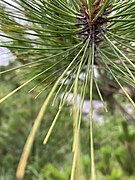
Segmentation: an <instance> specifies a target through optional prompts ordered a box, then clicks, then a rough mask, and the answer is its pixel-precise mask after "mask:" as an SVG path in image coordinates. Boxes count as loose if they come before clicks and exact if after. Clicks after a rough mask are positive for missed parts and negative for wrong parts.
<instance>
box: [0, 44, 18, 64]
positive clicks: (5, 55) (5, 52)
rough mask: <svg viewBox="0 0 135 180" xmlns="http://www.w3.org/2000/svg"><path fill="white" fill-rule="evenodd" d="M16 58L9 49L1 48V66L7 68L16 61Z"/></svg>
mask: <svg viewBox="0 0 135 180" xmlns="http://www.w3.org/2000/svg"><path fill="white" fill-rule="evenodd" d="M15 59H16V56H14V55H13V54H12V53H11V52H10V50H9V49H7V48H4V47H0V66H7V65H8V64H9V63H10V62H12V61H14V60H15Z"/></svg>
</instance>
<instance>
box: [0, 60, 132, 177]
mask: <svg viewBox="0 0 135 180" xmlns="http://www.w3.org/2000/svg"><path fill="white" fill-rule="evenodd" d="M14 63H15V62H14V61H13V62H11V63H10V64H9V65H8V66H9V68H10V67H12V66H14ZM4 69H7V67H6V66H2V65H1V67H0V70H1V71H2V70H4ZM16 73H17V71H15V72H12V73H7V74H4V75H1V76H0V96H1V97H3V96H4V95H5V94H7V93H8V92H9V91H11V90H13V89H15V88H16V87H18V86H19V85H20V82H19V80H18V79H17V76H16ZM29 89H30V88H29V86H27V87H25V88H24V89H23V90H20V91H19V92H18V93H17V94H16V95H14V96H12V97H11V98H9V99H8V100H7V101H6V102H5V103H3V104H2V105H1V106H0V180H14V179H15V171H16V168H17V164H18V161H19V158H20V155H21V152H22V149H23V146H24V143H25V141H26V138H27V136H28V134H29V131H30V129H31V126H32V124H33V122H34V119H35V117H36V115H37V113H38V111H39V109H40V107H41V105H42V103H43V101H44V98H45V94H46V93H43V94H42V95H41V96H40V97H39V98H37V99H36V100H35V94H34V93H28V91H29ZM116 99H118V101H119V103H120V104H122V106H123V107H125V109H126V110H130V111H131V112H132V106H130V104H129V103H128V100H127V101H126V99H125V98H124V97H123V96H116ZM113 104H114V103H113V102H111V103H110V109H109V112H108V113H105V112H104V109H103V110H102V109H100V110H99V112H98V118H99V119H100V117H102V121H98V119H97V120H94V146H95V161H96V162H95V163H96V172H97V179H99V180H102V179H103V180H116V179H118V180H119V179H120V180H121V179H123V180H124V179H125V180H127V179H130V180H134V179H135V153H134V152H135V127H134V124H133V117H134V112H132V113H131V114H132V116H131V119H126V118H124V116H125V115H124V116H123V113H121V111H120V110H119V108H118V107H117V106H116V105H114V106H113ZM56 112H57V107H52V106H51V105H50V106H49V107H48V111H47V113H46V114H45V116H44V120H43V123H42V127H41V128H40V131H39V132H38V134H37V136H36V140H35V142H34V146H33V149H32V153H31V157H30V160H29V163H28V166H27V171H26V176H25V179H28V180H37V179H38V180H44V179H47V180H67V179H69V176H70V170H71V162H72V141H73V139H72V137H73V132H72V130H73V127H72V116H70V114H71V112H70V107H69V106H65V107H64V108H63V111H62V113H61V115H60V117H59V119H58V122H57V124H56V126H55V128H54V130H53V133H52V135H51V138H50V139H49V142H48V144H47V145H43V139H44V136H45V134H46V133H47V131H48V129H49V127H50V125H51V123H52V120H53V117H54V116H55V114H56ZM128 117H129V116H128ZM88 126H89V124H88V122H87V117H86V116H83V121H82V127H81V150H82V159H81V161H82V169H83V174H84V179H89V177H90V157H89V139H88V137H89V127H88Z"/></svg>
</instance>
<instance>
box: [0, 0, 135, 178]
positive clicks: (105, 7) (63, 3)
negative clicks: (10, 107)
mask: <svg viewBox="0 0 135 180" xmlns="http://www.w3.org/2000/svg"><path fill="white" fill-rule="evenodd" d="M0 24H1V25H0V37H2V38H3V37H4V38H6V41H5V42H0V46H1V47H6V48H8V49H9V50H10V51H11V52H12V54H13V55H15V56H16V61H17V62H18V63H16V64H17V66H16V67H13V68H11V69H7V70H6V71H2V72H0V74H3V73H9V72H12V71H16V72H17V74H18V76H19V78H20V82H21V85H20V86H19V87H17V88H16V89H14V90H13V91H12V92H10V93H9V94H7V95H5V96H4V97H2V98H1V100H0V103H2V102H3V101H5V100H6V99H7V98H9V97H10V96H12V95H13V94H15V93H16V92H17V91H18V90H20V89H22V88H23V87H24V86H26V85H28V84H31V83H32V84H33V83H35V85H34V86H33V87H32V88H31V89H30V92H32V91H36V92H37V96H36V98H37V97H38V96H39V95H40V94H41V93H44V91H45V90H46V89H50V91H49V94H48V96H47V98H46V99H45V102H44V103H43V106H42V108H41V110H40V112H39V114H38V116H37V118H36V120H35V123H34V125H33V128H32V130H31V132H30V135H29V137H28V140H27V142H26V145H25V147H24V151H23V154H22V157H21V159H20V163H19V166H18V170H17V177H18V178H22V177H23V176H24V171H25V167H26V163H27V160H28V156H29V154H30V150H31V147H32V144H33V141H34V138H35V135H36V132H37V130H38V128H39V126H40V124H41V121H42V117H43V114H44V112H45V110H46V108H47V105H48V103H49V102H51V103H52V104H53V105H54V104H55V103H56V100H57V98H58V96H59V95H60V94H63V96H62V98H61V100H60V102H59V108H58V112H57V114H56V116H55V118H54V121H53V123H52V126H51V127H50V129H49V132H48V134H47V135H46V137H45V140H44V144H45V143H47V141H48V139H49V137H50V134H51V132H52V130H53V128H54V126H55V123H56V121H57V119H58V116H59V114H60V112H61V110H62V107H63V106H64V104H65V102H66V99H67V97H68V94H69V93H70V92H73V95H74V97H73V102H74V103H73V130H74V140H73V164H72V171H71V179H75V177H77V173H78V172H80V169H81V168H80V167H79V166H80V165H79V159H80V148H79V147H80V144H79V130H80V128H81V117H82V110H81V109H82V107H83V102H84V99H85V95H86V89H87V88H88V87H89V88H88V89H89V99H90V144H91V148H90V149H91V167H92V168H91V174H92V175H91V176H92V179H95V168H94V147H93V132H92V111H93V110H92V97H93V90H94V91H95V89H96V90H97V93H98V95H99V98H100V99H101V100H102V102H103V104H104V107H105V110H106V111H107V108H106V105H105V102H104V100H103V96H102V92H103V87H104V81H105V82H107V83H108V84H109V86H111V87H112V84H113V87H115V88H116V91H118V90H119V88H121V89H122V91H123V94H124V95H125V96H126V97H127V98H128V99H129V101H130V102H131V103H132V105H133V106H135V103H134V101H133V100H132V98H131V97H130V95H129V93H128V92H127V90H126V88H125V87H127V86H128V87H133V88H134V87H135V59H134V55H135V47H134V43H135V40H134V37H135V30H134V28H135V1H134V0H124V1H121V0H112V1H110V0H11V1H7V0H0ZM95 71H96V73H95ZM96 74H98V76H97V75H96ZM77 94H80V96H81V102H80V104H79V105H78V104H77Z"/></svg>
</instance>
